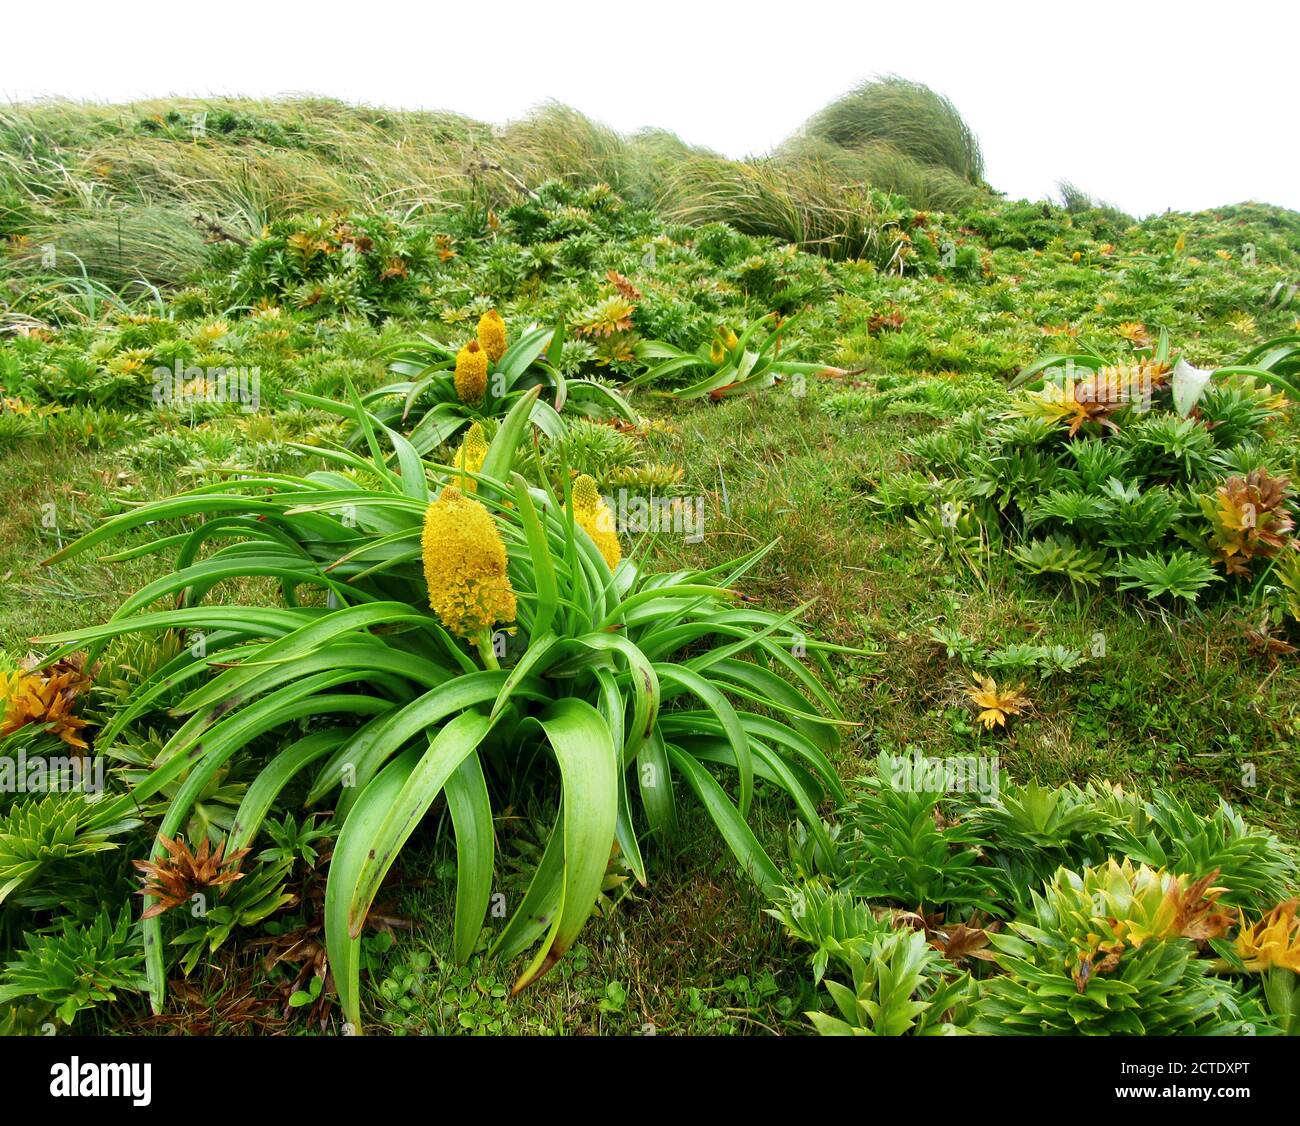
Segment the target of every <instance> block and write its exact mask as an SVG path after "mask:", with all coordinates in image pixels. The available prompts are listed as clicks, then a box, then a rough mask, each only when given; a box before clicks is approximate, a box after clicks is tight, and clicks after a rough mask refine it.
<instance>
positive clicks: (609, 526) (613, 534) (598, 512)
mask: <svg viewBox="0 0 1300 1126" xmlns="http://www.w3.org/2000/svg"><path fill="white" fill-rule="evenodd" d="M573 519H574V522H575V523H576V524H577V525H578V526H579V527H580V528H582V529H583V531H585V532H586V533H587V535H589V536H590V537H591V538H592V540H593V541H594V542H595V544H596V547H597V548H598V549H599V550H600V554H601V555H603V556H604V557H605V562H606V563H608V564H609V569H610V570H611V571H612V570H613V569H614V568H615V567H617V566H618V561H619V560H620V559H622V558H623V549H622V547H621V546H620V545H619V542H618V531H617V530H616V529H615V527H614V514H613V513H612V512H610V510H609V505H607V504H606V503H605V501H604V498H603V497H601V495H600V490H599V489H597V488H596V482H595V481H594V480H593V479H592V478H591V477H588V476H587V474H585V473H584V474H583V475H582V476H581V477H579V478H578V479H577V480H576V481H574V482H573Z"/></svg>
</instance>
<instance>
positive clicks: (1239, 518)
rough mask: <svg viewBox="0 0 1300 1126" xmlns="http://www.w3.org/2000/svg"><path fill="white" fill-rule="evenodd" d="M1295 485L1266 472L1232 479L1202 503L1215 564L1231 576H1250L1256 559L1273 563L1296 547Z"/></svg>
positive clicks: (1200, 499) (1253, 472)
mask: <svg viewBox="0 0 1300 1126" xmlns="http://www.w3.org/2000/svg"><path fill="white" fill-rule="evenodd" d="M1290 484H1291V483H1290V481H1288V480H1287V479H1286V478H1285V477H1274V476H1273V475H1272V474H1270V473H1269V472H1268V470H1266V469H1256V470H1252V471H1251V472H1250V473H1248V474H1246V475H1245V476H1244V477H1242V476H1236V475H1234V476H1232V477H1229V478H1228V479H1227V480H1226V481H1225V482H1224V483H1223V484H1222V485H1220V486H1219V488H1218V489H1217V490H1216V491H1215V493H1214V495H1213V496H1202V497H1199V498H1198V499H1199V501H1200V505H1201V511H1202V512H1203V513H1204V514H1205V519H1206V520H1207V521H1208V522H1209V524H1210V546H1211V548H1212V550H1213V552H1214V559H1215V562H1216V563H1218V564H1220V566H1222V567H1223V569H1224V571H1225V573H1227V574H1229V575H1242V576H1248V575H1250V573H1251V570H1252V567H1253V565H1254V561H1255V560H1256V559H1271V558H1273V557H1274V556H1275V555H1277V553H1278V552H1280V551H1283V550H1285V549H1287V548H1288V547H1289V546H1290V545H1291V544H1292V543H1293V542H1294V541H1293V540H1292V537H1291V532H1292V530H1293V529H1294V528H1295V520H1294V519H1293V518H1292V516H1291V512H1290V510H1289V508H1288V506H1287V495H1288V492H1289V490H1290Z"/></svg>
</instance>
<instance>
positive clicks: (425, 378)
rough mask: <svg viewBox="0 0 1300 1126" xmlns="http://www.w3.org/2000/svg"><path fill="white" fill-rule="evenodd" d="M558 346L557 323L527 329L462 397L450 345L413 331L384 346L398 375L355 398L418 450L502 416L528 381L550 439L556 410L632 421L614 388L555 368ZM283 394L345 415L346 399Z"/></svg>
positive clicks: (560, 329) (560, 427)
mask: <svg viewBox="0 0 1300 1126" xmlns="http://www.w3.org/2000/svg"><path fill="white" fill-rule="evenodd" d="M563 348H564V326H563V325H562V324H561V325H559V326H557V327H554V328H530V329H528V330H527V331H526V332H524V333H522V334H520V335H519V336H518V337H517V338H516V339H515V341H514V342H513V343H512V344H510V346H509V347H508V348H507V349H506V351H505V353H504V354H503V355H502V356H501V358H500V359H499V360H496V361H491V362H489V364H488V371H487V384H486V388H485V390H484V394H483V398H482V401H481V402H477V403H466V402H462V401H461V398H460V396H459V395H458V394H457V393H456V383H455V377H454V369H455V364H456V353H457V349H456V348H455V347H452V346H450V345H447V344H443V343H441V342H439V341H437V340H434V339H433V338H432V337H429V336H426V335H423V334H421V335H420V336H419V337H418V338H417V339H415V340H411V341H406V342H404V343H402V344H399V345H397V346H395V347H393V348H391V349H389V350H387V352H386V353H385V355H386V356H387V358H388V360H389V363H388V370H389V371H391V372H392V373H393V374H394V375H397V376H400V377H402V378H401V380H400V381H399V382H397V383H389V384H387V385H385V386H383V387H380V388H377V389H376V390H374V391H371V392H369V393H368V394H367V395H366V396H365V397H364V399H363V400H362V402H363V403H364V406H365V408H366V410H367V411H369V412H370V414H371V416H372V417H373V419H374V423H375V424H376V425H377V426H380V427H392V428H395V429H399V430H401V431H403V432H404V433H405V434H406V435H407V437H408V439H409V441H410V443H411V445H412V446H414V447H415V449H416V451H417V452H418V453H420V454H427V453H428V452H429V451H430V450H433V449H435V448H436V447H438V446H440V445H442V444H444V443H446V442H450V441H452V440H453V439H455V437H456V436H457V435H458V434H459V433H460V432H461V430H462V429H464V428H465V427H467V426H469V425H470V424H471V423H472V422H474V421H476V420H482V419H501V418H504V417H505V416H506V415H507V414H508V413H509V412H510V410H511V408H512V407H513V406H514V405H515V404H516V403H517V402H519V400H520V399H521V398H522V397H524V396H526V395H528V393H529V392H530V391H532V390H533V389H534V388H538V389H540V390H541V391H543V392H545V394H546V399H544V400H543V399H540V398H538V397H537V396H533V422H534V423H535V424H536V425H537V426H538V427H539V428H540V429H541V430H542V431H543V432H544V433H545V434H547V435H548V436H549V437H551V438H558V437H560V436H561V435H562V434H563V433H564V424H563V422H562V421H561V419H560V415H561V413H565V414H575V415H585V416H590V417H594V418H620V419H623V420H624V421H625V422H628V423H630V424H633V425H635V424H636V416H635V415H634V414H633V413H632V411H631V409H630V408H629V407H628V405H627V403H626V402H625V401H624V399H623V397H622V396H621V395H620V394H619V393H618V392H617V391H614V390H613V389H611V388H609V387H606V386H605V385H604V384H603V383H600V382H598V381H597V380H593V379H573V378H568V377H566V376H564V375H562V374H560V368H559V363H560V357H561V353H562V351H563ZM291 394H293V396H294V397H295V398H297V399H300V400H301V401H303V402H306V403H309V404H310V405H312V406H316V407H319V408H321V409H322V410H327V411H332V412H334V413H336V414H343V415H344V417H350V415H349V412H350V411H351V409H352V408H351V407H350V406H345V405H344V404H340V403H334V402H333V401H332V400H329V399H323V398H319V397H317V396H308V395H303V394H301V393H293V392H291ZM360 438H361V431H360V430H356V431H354V432H353V439H354V441H358V440H360Z"/></svg>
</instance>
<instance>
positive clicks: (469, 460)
mask: <svg viewBox="0 0 1300 1126" xmlns="http://www.w3.org/2000/svg"><path fill="white" fill-rule="evenodd" d="M487 452H488V444H487V439H486V438H485V437H484V436H483V427H482V426H480V425H479V424H478V423H477V422H475V423H473V424H472V425H471V426H470V428H469V429H468V430H466V431H465V437H464V438H462V439H461V443H460V449H458V450H457V451H456V456H455V458H454V459H453V461H452V464H453V465H455V467H456V468H457V469H460V470H467V471H468V472H462V473H460V474H459V475H458V476H457V477H456V485H457V487H458V488H460V489H463V490H464V491H465V492H467V493H472V492H476V491H477V490H478V482H477V481H475V480H474V478H473V477H471V476H470V475H469V474H470V473H477V472H479V470H481V469H482V468H483V462H484V461H486V460H487Z"/></svg>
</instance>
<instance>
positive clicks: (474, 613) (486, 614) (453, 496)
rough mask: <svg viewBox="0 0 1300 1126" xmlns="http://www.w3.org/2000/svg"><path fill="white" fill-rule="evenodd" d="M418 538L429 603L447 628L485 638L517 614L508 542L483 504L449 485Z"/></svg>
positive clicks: (430, 510)
mask: <svg viewBox="0 0 1300 1126" xmlns="http://www.w3.org/2000/svg"><path fill="white" fill-rule="evenodd" d="M420 544H421V547H422V548H423V552H424V580H425V582H426V583H427V584H428V586H429V607H430V609H432V610H433V612H434V613H435V614H437V615H438V618H439V620H440V621H441V622H442V624H443V625H444V626H446V627H447V629H448V630H450V631H451V632H452V633H454V634H456V636H458V637H465V638H476V639H481V638H482V637H483V635H484V633H485V632H486V631H488V630H490V629H491V628H492V627H493V626H494V625H496V624H497V623H510V622H513V621H514V620H515V592H514V588H513V587H511V585H510V579H509V577H508V576H507V575H506V547H505V543H504V542H503V541H502V539H501V533H500V532H499V531H498V530H497V526H496V521H494V520H493V519H492V515H491V513H489V512H488V510H487V509H486V508H484V507H483V505H482V504H480V503H479V502H478V501H477V500H475V499H474V498H473V497H467V496H466V495H465V494H464V493H462V492H461V491H460V490H459V489H458V488H456V487H455V486H454V485H448V486H447V487H446V488H445V489H443V490H442V493H441V494H440V495H439V497H438V499H437V500H436V501H434V502H433V503H432V504H431V505H429V507H428V509H427V510H426V511H425V513H424V534H423V536H422V537H421V540H420Z"/></svg>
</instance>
